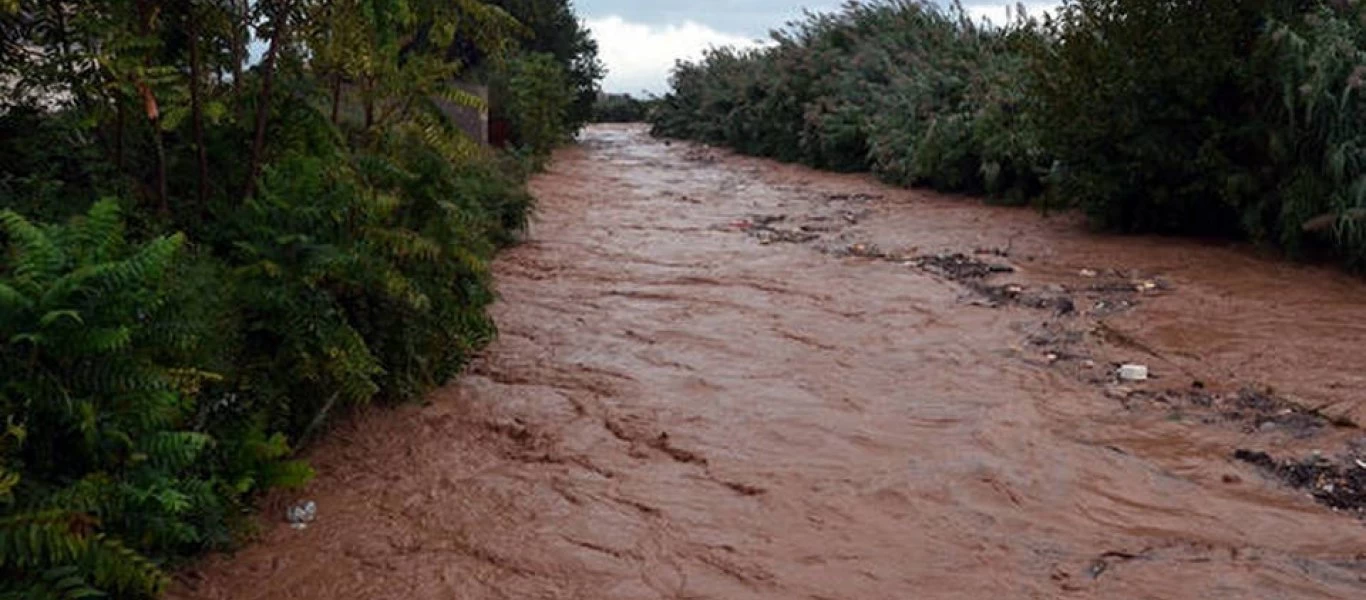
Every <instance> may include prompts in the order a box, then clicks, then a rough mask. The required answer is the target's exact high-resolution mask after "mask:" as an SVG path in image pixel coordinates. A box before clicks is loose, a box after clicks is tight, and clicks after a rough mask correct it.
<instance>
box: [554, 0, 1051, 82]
mask: <svg viewBox="0 0 1366 600" xmlns="http://www.w3.org/2000/svg"><path fill="white" fill-rule="evenodd" d="M841 4H843V1H842V0H805V1H802V0H797V1H783V0H575V2H574V6H575V8H576V9H577V10H578V13H579V16H581V17H582V18H583V19H585V20H586V21H587V22H588V26H589V28H590V29H592V31H593V35H594V37H596V38H597V40H598V52H599V56H600V57H601V58H602V61H603V62H604V63H606V64H607V70H608V73H607V79H606V81H604V82H603V84H602V87H603V89H604V90H606V91H609V92H629V93H632V94H640V93H641V92H642V91H648V92H653V93H657V94H662V93H664V92H665V91H667V89H668V77H669V69H670V68H671V67H672V66H673V64H674V60H675V59H679V58H685V59H692V58H697V57H698V56H700V55H701V53H702V50H704V49H706V48H708V47H710V46H725V45H737V46H744V45H752V44H755V43H756V42H757V41H759V40H763V39H766V38H767V37H768V31H769V30H770V29H772V28H774V27H777V26H780V25H782V24H784V23H786V22H787V21H790V20H792V19H796V18H799V17H801V15H802V9H803V8H807V9H810V10H814V11H830V10H835V9H838V8H839V6H840V5H841ZM1007 4H1009V5H1011V6H1013V5H1014V2H1009V1H1007V0H964V2H963V5H964V6H965V7H966V8H967V9H968V10H969V11H970V12H971V13H972V14H974V15H976V16H980V17H987V18H990V19H992V20H993V21H995V22H997V23H1000V22H1002V21H1004V20H1005V14H1006V8H1005V7H1006V5H1007ZM1024 4H1025V5H1027V7H1028V10H1029V12H1030V14H1042V12H1043V11H1044V10H1046V9H1047V8H1050V7H1052V6H1055V5H1056V4H1058V2H1057V1H1056V0H1048V1H1038V0H1031V1H1026V2H1025V3H1024Z"/></svg>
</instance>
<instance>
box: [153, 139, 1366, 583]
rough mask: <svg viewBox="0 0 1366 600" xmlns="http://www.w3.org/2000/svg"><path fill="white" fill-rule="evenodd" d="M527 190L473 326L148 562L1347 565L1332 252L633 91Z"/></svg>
mask: <svg viewBox="0 0 1366 600" xmlns="http://www.w3.org/2000/svg"><path fill="white" fill-rule="evenodd" d="M533 189H534V191H535V193H536V195H537V197H538V198H539V202H540V212H539V218H538V220H537V222H536V223H535V224H534V226H533V227H532V229H531V232H530V233H529V235H528V240H527V241H526V242H525V243H524V244H522V245H520V246H518V247H516V248H513V249H511V250H509V251H507V252H506V253H505V254H503V255H502V257H501V258H500V259H499V260H498V262H497V265H496V267H495V271H496V274H497V278H498V284H499V290H500V294H501V301H500V303H499V304H498V305H497V306H496V308H495V313H496V317H497V319H498V323H499V327H500V329H501V337H500V338H499V339H498V341H497V342H495V343H494V344H493V345H492V346H491V347H490V348H489V349H488V351H487V352H486V353H485V355H484V356H483V357H482V358H481V359H480V360H479V361H478V362H477V364H475V365H474V366H473V367H472V368H471V369H470V372H469V373H468V374H467V375H465V376H464V377H462V378H461V379H460V381H459V382H457V383H455V384H453V385H451V386H449V387H447V388H445V389H443V390H440V391H438V392H436V393H434V394H432V396H431V397H430V398H429V400H428V402H427V403H425V404H424V405H420V406H418V405H413V406H406V407H402V408H399V409H397V410H383V411H378V410H377V411H373V412H371V413H370V414H364V415H359V416H357V417H356V418H355V419H353V420H352V421H351V422H349V423H346V424H343V425H340V426H339V427H338V428H337V430H336V431H335V432H334V433H333V434H332V435H331V436H330V437H329V438H328V439H327V440H326V441H324V442H322V443H320V444H319V445H317V446H316V447H315V448H314V449H312V451H311V452H310V458H311V460H312V461H313V463H314V465H315V466H316V468H317V470H318V473H319V476H318V478H317V480H316V481H315V482H314V483H313V484H311V485H310V486H309V487H308V488H307V489H304V490H299V491H294V492H290V493H285V494H278V495H276V496H274V497H272V498H271V499H270V501H269V502H268V503H267V505H266V507H265V509H264V511H263V516H262V519H261V522H262V524H261V529H260V534H259V536H258V540H257V541H256V542H254V543H252V544H250V545H248V546H247V547H245V548H243V549H242V550H241V551H239V552H237V553H236V554H235V555H231V556H227V555H224V556H215V557H210V558H209V559H206V560H204V561H202V562H201V563H199V564H197V565H194V566H192V567H191V568H189V569H186V570H184V571H182V572H181V573H180V574H179V575H178V576H177V582H176V585H175V588H174V590H173V592H172V594H171V597H173V598H185V599H189V598H196V599H229V598H231V599H242V600H248V599H268V598H281V599H283V598H297V599H310V600H312V599H316V600H324V599H325V600H334V599H349V598H356V599H383V598H395V599H409V600H419V599H457V598H458V599H484V598H508V599H529V598H535V599H591V600H609V599H649V598H679V599H681V598H714V599H724V600H740V599H749V598H756V599H757V598H765V599H811V600H816V599H827V600H835V599H841V600H843V599H850V600H862V599H870V600H871V599H897V600H906V599H912V598H934V599H941V598H945V599H947V598H963V599H993V600H994V599H1004V598H1073V597H1075V598H1107V599H1108V598H1171V599H1176V598H1192V599H1193V598H1202V599H1203V598H1344V599H1345V598H1352V599H1360V598H1363V597H1366V525H1363V523H1366V521H1363V520H1362V518H1361V517H1362V514H1363V513H1362V512H1361V511H1360V510H1358V509H1356V507H1357V506H1359V504H1354V502H1355V501H1354V500H1353V499H1354V498H1356V496H1354V495H1353V494H1356V493H1358V492H1361V491H1362V490H1363V489H1366V488H1361V487H1359V486H1366V442H1364V441H1363V440H1364V439H1366V438H1364V437H1363V434H1362V432H1361V431H1360V429H1359V428H1358V427H1357V425H1356V423H1363V422H1366V391H1363V390H1366V368H1364V367H1366V284H1363V283H1362V282H1361V281H1359V280H1356V279H1353V278H1351V277H1349V276H1347V275H1344V274H1341V273H1340V272H1338V271H1335V270H1333V269H1330V268H1322V267H1313V266H1304V265H1297V264H1293V263H1288V262H1283V261H1279V260H1277V259H1275V258H1274V257H1269V256H1263V255H1261V254H1259V253H1258V252H1257V251H1256V250H1255V249H1252V248H1248V247H1244V246H1240V245H1233V244H1228V243H1223V242H1200V241H1191V240H1188V239H1166V238H1156V237H1117V236H1102V235H1096V234H1093V233H1088V232H1087V231H1086V229H1085V228H1084V227H1083V226H1081V224H1080V223H1078V222H1077V220H1076V218H1075V216H1069V215H1057V214H1055V215H1052V216H1050V217H1045V216H1043V215H1041V214H1039V212H1038V211H1034V210H1028V209H1014V208H1001V207H991V206H986V205H983V204H982V203H981V202H979V201H975V200H970V199H963V198H954V197H948V196H940V195H936V194H932V193H928V192H924V191H914V190H902V189H896V188H890V187H886V186H883V185H880V184H877V183H876V182H874V181H872V180H870V179H868V178H866V177H863V176H846V175H832V174H826V173H820V172H816V171H812V170H809V169H805V168H801V167H797V166H791V165H781V164H777V163H773V162H770V161H764V160H759V159H752V158H744V157H737V156H734V155H732V154H729V153H727V152H723V151H719V150H712V149H707V148H704V147H700V146H696V145H691V144H683V143H678V142H675V143H672V144H666V143H664V142H662V141H658V140H654V139H651V138H650V137H649V136H648V135H646V133H645V131H644V129H642V128H640V127H638V126H601V127H595V128H590V129H589V130H588V131H586V132H585V133H584V134H583V141H582V143H581V144H579V145H578V146H576V147H572V148H568V149H565V150H563V151H562V152H560V153H559V154H558V155H557V157H556V160H555V161H554V163H553V164H552V165H551V167H550V169H549V171H548V172H547V173H545V174H542V175H540V176H539V177H538V178H537V179H536V180H535V181H534V183H533ZM1124 363H1134V364H1141V365H1144V366H1147V367H1148V369H1149V374H1150V377H1149V379H1148V380H1146V381H1121V380H1119V378H1118V377H1117V376H1116V374H1115V368H1116V367H1117V366H1118V365H1120V364H1124ZM1358 461H1361V462H1360V463H1359V464H1358ZM1353 486H1358V487H1353ZM304 498H307V499H311V500H314V501H316V503H317V506H318V517H317V520H316V521H315V522H314V523H313V524H312V525H311V526H309V527H308V528H306V529H293V528H291V527H290V526H289V525H287V524H286V523H284V521H283V518H282V517H281V515H282V514H283V510H284V507H285V506H287V505H288V504H289V503H292V502H294V501H297V500H300V499H304Z"/></svg>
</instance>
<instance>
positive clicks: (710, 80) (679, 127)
mask: <svg viewBox="0 0 1366 600" xmlns="http://www.w3.org/2000/svg"><path fill="white" fill-rule="evenodd" d="M1038 39H1039V33H1038V31H1037V29H1036V27H1035V25H1034V23H1033V22H1032V21H1029V20H1027V19H1023V18H1021V19H1018V20H1016V21H1013V22H1012V23H1010V24H1007V25H1006V26H1005V27H1004V28H990V27H984V26H982V25H979V24H975V23H973V22H971V21H970V20H969V19H968V18H967V17H966V16H964V12H963V10H962V8H961V7H959V6H957V5H954V6H952V7H950V9H948V10H947V11H942V10H940V9H938V8H936V7H935V6H934V5H930V4H926V3H920V2H907V1H888V2H876V3H868V4H850V5H849V6H847V7H846V8H845V9H844V10H843V11H842V12H839V13H836V14H815V15H809V16H808V17H807V19H806V20H805V21H802V22H798V23H796V24H794V25H792V26H791V27H789V28H788V29H785V30H780V31H776V32H774V33H773V40H774V44H773V45H770V46H768V47H765V48H761V49H754V50H743V51H737V50H733V49H729V48H721V49H716V50H712V51H709V52H708V53H706V54H705V55H704V58H703V59H702V61H700V62H698V63H680V64H679V65H677V67H676V68H675V70H674V73H673V77H672V79H671V84H672V87H673V92H672V93H670V94H668V95H666V96H665V97H664V98H663V99H662V100H661V101H660V107H659V109H658V110H656V111H655V112H654V113H653V115H652V117H651V120H652V123H653V125H654V127H653V131H654V133H655V134H656V135H664V136H677V137H685V138H693V139H698V140H703V141H707V142H709V143H715V144H724V145H728V146H731V147H734V148H736V149H738V150H740V151H742V152H746V153H750V154H756V155H760V156H770V157H774V158H778V159H780V160H788V161H800V162H803V163H806V164H809V165H812V166H815V167H819V168H824V169H832V170H838V171H862V170H871V171H873V172H875V173H877V174H878V175H879V176H881V177H882V178H884V179H887V180H889V181H894V182H898V183H903V184H907V185H910V184H928V185H931V186H934V187H936V188H938V189H943V190H950V191H969V192H989V193H991V194H993V195H996V196H999V197H1002V198H1008V199H1010V200H1012V201H1017V202H1022V201H1024V200H1027V199H1028V198H1029V197H1030V196H1031V195H1032V194H1033V193H1034V192H1035V191H1037V190H1038V189H1039V188H1041V183H1040V172H1041V171H1042V170H1043V169H1042V167H1043V166H1046V165H1047V164H1048V162H1049V159H1048V157H1047V156H1046V154H1045V153H1044V152H1043V151H1042V149H1041V147H1040V145H1039V143H1038V140H1037V137H1036V136H1035V135H1033V133H1032V130H1031V128H1032V126H1033V123H1032V121H1030V120H1028V119H1026V118H1023V117H1022V116H1021V115H1020V113H1021V112H1022V111H1021V108H1022V107H1021V106H1020V105H1021V104H1023V102H1022V96H1023V94H1024V92H1023V89H1022V88H1023V85H1022V83H1021V80H1022V77H1021V76H1020V75H1019V74H1020V73H1021V72H1022V71H1023V70H1024V69H1023V65H1024V64H1025V63H1026V61H1027V55H1026V53H1025V50H1026V49H1027V48H1029V47H1030V46H1031V45H1033V44H1035V43H1039V42H1038V41H1037V40H1038ZM1002 126H1008V127H1010V128H1011V131H1012V133H1010V134H1003V133H1002V132H1001V127H1002Z"/></svg>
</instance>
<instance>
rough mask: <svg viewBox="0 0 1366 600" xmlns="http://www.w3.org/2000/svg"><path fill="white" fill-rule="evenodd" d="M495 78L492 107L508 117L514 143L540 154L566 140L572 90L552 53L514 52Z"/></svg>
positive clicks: (568, 128)
mask: <svg viewBox="0 0 1366 600" xmlns="http://www.w3.org/2000/svg"><path fill="white" fill-rule="evenodd" d="M496 81H497V84H496V85H495V86H494V98H495V100H494V102H495V106H496V107H497V109H498V111H499V113H500V114H502V115H509V116H511V118H510V119H509V121H510V122H511V123H512V139H513V142H514V143H515V144H516V145H518V146H521V147H522V148H524V149H526V150H528V151H529V152H531V154H533V155H536V156H544V155H547V154H549V152H550V150H551V149H552V148H554V147H555V146H558V145H560V144H561V143H563V142H564V141H565V140H567V139H568V136H569V134H570V132H571V128H570V127H569V120H568V119H569V109H570V107H571V106H572V105H573V103H574V93H573V88H571V87H570V86H569V82H568V81H567V80H566V79H565V73H564V70H563V69H562V68H561V67H560V65H558V64H556V62H555V58H554V57H553V56H551V55H549V54H539V53H521V54H518V55H516V56H514V57H512V58H511V59H509V60H508V61H507V62H506V63H505V64H504V65H502V67H501V68H500V69H499V72H498V76H497V78H496Z"/></svg>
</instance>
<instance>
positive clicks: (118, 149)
mask: <svg viewBox="0 0 1366 600" xmlns="http://www.w3.org/2000/svg"><path fill="white" fill-rule="evenodd" d="M114 104H115V109H116V112H115V113H114V166H116V167H117V168H118V172H119V174H120V175H121V174H123V111H124V108H123V98H121V97H119V95H118V94H115V95H114Z"/></svg>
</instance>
